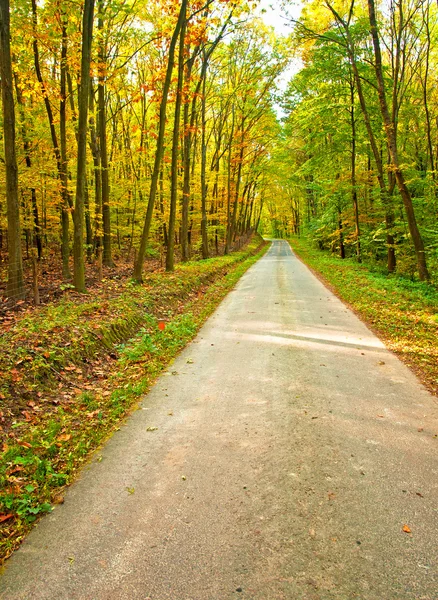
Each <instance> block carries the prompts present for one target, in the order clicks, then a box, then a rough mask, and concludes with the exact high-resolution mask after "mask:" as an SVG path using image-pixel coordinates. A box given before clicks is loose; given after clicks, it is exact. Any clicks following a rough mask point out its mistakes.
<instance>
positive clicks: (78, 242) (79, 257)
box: [73, 0, 94, 292]
mask: <svg viewBox="0 0 438 600" xmlns="http://www.w3.org/2000/svg"><path fill="white" fill-rule="evenodd" d="M93 14H94V0H85V4H84V14H83V21H82V59H81V87H80V91H79V101H78V105H79V119H78V163H77V177H76V202H75V212H74V238H73V258H74V271H73V283H74V286H75V288H76V290H77V291H78V292H84V291H85V261H84V206H85V183H86V182H85V178H86V166H87V164H86V160H87V125H88V123H87V119H88V102H89V94H90V63H91V42H92V39H93Z"/></svg>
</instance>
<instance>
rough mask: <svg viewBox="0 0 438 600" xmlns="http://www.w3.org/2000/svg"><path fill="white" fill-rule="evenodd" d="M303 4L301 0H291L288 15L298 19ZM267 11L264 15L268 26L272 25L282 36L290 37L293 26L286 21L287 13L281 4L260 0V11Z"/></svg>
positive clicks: (271, 0) (270, 0) (272, 0)
mask: <svg viewBox="0 0 438 600" xmlns="http://www.w3.org/2000/svg"><path fill="white" fill-rule="evenodd" d="M302 7H303V4H302V2H301V1H300V0H291V1H290V3H289V5H288V8H287V13H288V15H289V16H290V17H292V18H294V19H298V17H299V16H300V13H301V9H302ZM263 9H264V10H265V11H266V12H265V13H264V14H263V15H262V18H263V20H264V21H265V23H266V24H267V25H272V26H273V27H275V30H276V31H277V33H279V34H280V35H288V34H289V33H290V32H291V26H290V24H289V23H288V21H287V19H286V12H285V10H284V9H282V8H281V6H280V2H278V1H277V2H275V1H274V0H260V2H259V8H258V11H261V10H263Z"/></svg>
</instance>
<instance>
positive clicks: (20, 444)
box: [17, 440, 32, 448]
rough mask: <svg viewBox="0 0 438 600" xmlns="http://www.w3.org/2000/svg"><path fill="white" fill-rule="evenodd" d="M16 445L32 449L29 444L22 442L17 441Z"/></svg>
mask: <svg viewBox="0 0 438 600" xmlns="http://www.w3.org/2000/svg"><path fill="white" fill-rule="evenodd" d="M17 444H18V445H19V446H22V447H23V448H32V444H29V442H22V441H21V440H18V441H17Z"/></svg>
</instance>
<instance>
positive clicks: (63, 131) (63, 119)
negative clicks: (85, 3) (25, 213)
mask: <svg viewBox="0 0 438 600" xmlns="http://www.w3.org/2000/svg"><path fill="white" fill-rule="evenodd" d="M61 21H62V38H61V83H60V92H61V99H60V103H59V131H60V140H61V149H60V154H61V162H60V171H59V178H60V180H61V257H62V277H63V279H71V273H70V264H69V260H70V239H69V238H70V232H69V229H70V220H69V216H70V202H69V193H68V162H67V111H66V109H67V44H68V37H67V20H66V15H65V13H64V12H62V13H61ZM54 143H55V141H54ZM56 143H57V142H56Z"/></svg>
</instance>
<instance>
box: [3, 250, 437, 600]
mask: <svg viewBox="0 0 438 600" xmlns="http://www.w3.org/2000/svg"><path fill="white" fill-rule="evenodd" d="M165 331H167V329H166V330H165ZM143 343H144V344H146V340H144V342H143ZM134 350H135V348H134V347H132V349H131V350H130V352H131V355H132V353H133V352H134ZM142 368H144V366H143V365H142ZM94 410H96V409H94V408H91V411H92V412H94ZM437 433H438V406H437V403H436V398H435V397H434V396H432V395H431V394H429V393H428V392H427V390H426V389H425V388H424V387H423V386H422V385H421V384H420V383H419V381H418V379H417V378H416V377H415V376H414V375H413V373H412V372H411V371H410V370H409V369H408V368H407V367H406V366H405V365H404V364H403V363H402V362H401V361H400V360H399V359H398V358H397V356H395V354H394V353H392V352H390V351H388V350H387V349H386V348H385V346H384V344H383V343H382V341H381V340H379V339H378V338H377V337H376V336H375V335H374V334H373V333H372V332H371V331H370V329H368V328H367V327H366V326H365V325H364V323H363V322H361V320H360V319H358V318H357V317H356V316H355V315H354V314H353V313H352V311H351V310H349V309H348V308H347V307H346V306H345V304H343V303H342V302H341V301H340V300H339V299H338V298H337V297H336V296H335V295H334V294H332V293H331V292H330V291H329V290H328V289H327V288H326V287H325V286H324V285H323V284H322V283H321V282H320V281H318V279H317V278H316V277H315V276H314V275H312V273H311V272H310V271H309V269H308V268H307V267H306V266H305V265H304V264H303V263H302V262H300V261H299V260H298V259H297V258H296V256H294V255H293V253H292V252H291V250H290V247H289V245H288V244H287V242H285V241H280V240H276V241H274V242H273V243H272V245H271V247H270V249H269V251H268V252H267V253H266V254H265V256H263V257H262V258H261V259H260V260H259V261H257V263H256V264H254V265H253V266H252V268H251V269H250V270H249V271H248V272H247V273H245V275H244V276H243V277H242V279H241V280H240V281H239V282H238V284H237V285H236V286H235V287H234V289H233V290H232V291H231V292H230V293H229V294H228V295H227V297H226V298H225V299H224V301H223V302H222V303H221V305H220V306H219V307H218V309H217V310H216V311H215V312H214V314H213V315H212V317H211V318H210V319H209V320H208V321H207V322H206V323H205V325H204V326H203V327H202V328H201V329H200V331H199V333H198V335H197V336H196V337H195V339H194V340H193V341H192V342H191V343H190V344H189V345H188V346H187V347H186V348H185V349H184V350H183V351H182V352H181V353H179V355H178V356H177V357H176V358H175V360H174V362H173V363H172V366H171V367H170V368H168V369H166V370H165V371H164V372H163V373H162V374H161V376H160V377H159V378H158V379H157V381H156V384H155V385H154V386H153V387H152V388H151V390H150V391H149V392H148V394H147V395H146V396H144V397H143V398H142V400H141V401H140V402H139V405H138V410H136V411H134V412H133V413H132V414H131V415H130V417H129V418H128V419H127V420H126V421H125V423H124V424H123V426H122V427H121V428H120V430H119V431H117V432H115V433H114V435H113V436H112V437H111V439H110V440H108V442H107V443H106V444H105V445H104V446H103V447H101V448H100V450H99V452H98V453H96V454H95V455H94V457H93V460H91V461H90V462H89V463H88V464H87V466H86V467H85V468H84V469H83V470H82V471H81V476H80V478H78V480H77V481H75V483H74V484H73V485H71V486H70V487H69V488H68V489H67V490H66V491H65V501H64V503H62V504H60V505H59V506H55V507H54V510H53V511H52V512H51V514H49V515H47V516H45V517H44V518H43V519H41V520H40V522H39V523H38V527H35V528H34V529H33V531H31V532H30V534H29V535H28V536H27V538H26V540H25V541H24V543H23V544H22V546H21V547H20V548H19V550H18V551H17V552H15V553H14V554H13V556H11V558H10V559H9V560H8V561H6V564H5V566H4V569H3V572H2V573H0V598H4V599H5V600H6V599H7V600H27V599H29V598H32V600H67V599H69V600H71V599H73V598H78V599H79V598H80V599H81V600H91V599H93V600H109V599H112V600H114V599H117V600H145V599H147V598H149V599H154V600H176V599H178V600H182V599H188V598H190V600H206V599H208V600H233V599H234V600H236V599H237V598H239V599H240V600H274V599H275V600H290V599H291V598H293V599H294V600H339V599H341V598H342V599H347V598H348V599H353V598H360V600H382V599H385V600H389V599H395V598H397V600H436V590H437V585H438V569H437V565H438V560H437V559H438V554H437V552H438V550H437V544H436V530H437V527H438V514H437V511H436V498H437V493H438V482H437V478H436V477H435V476H434V473H436V469H437V443H438V440H437ZM60 435H61V436H63V435H65V434H63V433H60ZM89 435H91V433H90V434H89ZM62 439H64V438H62ZM62 443H66V442H62Z"/></svg>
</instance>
